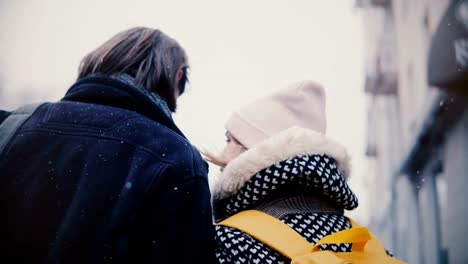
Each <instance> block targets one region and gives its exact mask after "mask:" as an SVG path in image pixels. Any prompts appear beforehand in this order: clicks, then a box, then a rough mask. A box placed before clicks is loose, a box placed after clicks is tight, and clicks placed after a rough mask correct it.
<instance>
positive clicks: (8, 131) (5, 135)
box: [0, 103, 43, 153]
mask: <svg viewBox="0 0 468 264" xmlns="http://www.w3.org/2000/svg"><path fill="white" fill-rule="evenodd" d="M42 104H43V103H35V104H29V105H25V106H22V107H20V108H18V109H16V110H15V111H13V113H12V114H11V115H10V116H8V117H7V118H6V119H5V120H4V121H3V123H1V124H0V153H2V151H3V149H4V148H5V146H6V145H7V144H8V142H9V141H10V139H11V138H12V137H13V135H14V134H15V133H16V131H17V130H18V129H19V128H20V127H21V125H22V124H23V123H24V122H25V121H26V120H28V118H29V117H30V116H31V115H32V114H33V113H34V111H36V109H37V108H38V107H39V106H41V105H42Z"/></svg>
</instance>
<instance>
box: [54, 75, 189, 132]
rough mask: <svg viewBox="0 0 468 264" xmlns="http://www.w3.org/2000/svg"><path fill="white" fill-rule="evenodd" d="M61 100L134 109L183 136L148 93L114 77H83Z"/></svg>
mask: <svg viewBox="0 0 468 264" xmlns="http://www.w3.org/2000/svg"><path fill="white" fill-rule="evenodd" d="M62 100H63V101H73V102H82V103H91V104H99V105H106V106H112V107H117V108H122V109H126V110H130V111H135V112H137V113H139V114H141V115H143V116H145V117H147V118H149V119H151V120H153V121H156V122H158V123H160V124H162V125H164V126H166V127H168V128H169V129H171V130H173V131H174V132H176V133H177V134H179V135H181V136H183V137H184V138H185V136H184V135H183V133H182V132H181V131H180V130H179V128H178V127H177V126H176V124H175V123H174V121H173V120H172V118H171V117H170V116H167V115H166V114H165V113H164V110H163V109H161V107H160V106H158V105H157V104H156V103H155V102H153V101H152V100H151V98H149V96H148V95H146V94H145V93H144V92H142V91H140V90H139V89H138V88H136V87H133V86H131V85H129V84H127V83H125V82H122V81H119V80H116V79H112V78H108V77H101V76H95V77H87V78H83V79H81V80H78V81H77V82H76V83H75V84H73V86H72V87H71V88H70V89H69V90H68V92H67V93H66V95H65V97H64V98H63V99H62Z"/></svg>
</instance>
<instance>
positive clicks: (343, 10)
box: [0, 0, 367, 222]
mask: <svg viewBox="0 0 468 264" xmlns="http://www.w3.org/2000/svg"><path fill="white" fill-rule="evenodd" d="M353 2H354V1H352V0H326V1H325V0H281V1H280V0H236V1H233V0H231V1H224V0H212V1H209V0H197V1H189V0H186V1H181V0H171V1H159V0H148V1H146V0H132V1H129V0H127V1H122V0H100V1H99V0H80V1H62V0H29V1H26V0H0V74H1V75H2V76H3V84H1V85H3V86H4V89H6V91H3V93H2V92H1V91H0V108H7V109H12V108H13V107H16V106H18V105H19V104H22V103H24V102H29V101H41V100H47V101H54V100H58V99H60V97H61V96H62V95H63V94H64V93H65V91H66V90H67V88H68V87H69V86H70V85H71V84H72V83H73V81H74V79H75V78H76V71H77V67H78V63H79V61H80V59H81V58H82V57H83V56H84V55H85V54H86V53H88V52H90V51H91V50H93V49H94V48H96V47H97V46H98V45H100V44H101V43H102V42H103V41H105V40H106V39H108V38H109V37H111V36H112V35H113V34H115V33H117V32H118V31H121V30H123V29H126V28H129V27H133V26H140V25H141V26H149V27H154V28H159V29H161V30H163V31H164V32H166V33H167V34H168V35H170V36H172V37H173V38H175V39H177V40H178V41H179V43H180V44H181V45H182V46H183V47H184V48H185V49H186V51H187V53H188V55H189V59H190V64H191V84H192V88H191V89H190V90H189V92H188V93H187V94H185V95H184V96H182V98H181V99H180V100H179V111H178V113H177V114H176V116H175V118H176V120H177V123H178V124H179V126H180V127H181V129H182V130H183V131H184V132H185V134H186V135H187V136H188V137H189V138H190V139H191V140H192V142H193V143H194V144H195V145H197V146H203V147H208V148H211V149H215V150H216V149H219V148H221V147H222V145H223V143H224V129H223V124H224V121H225V120H226V118H227V117H228V116H229V114H230V112H231V111H232V110H233V109H235V108H237V107H238V106H241V105H242V104H244V103H246V102H249V101H250V100H252V99H254V98H256V97H258V96H262V95H265V94H267V93H269V92H271V91H273V90H275V89H278V88H281V87H283V86H285V85H287V84H289V83H290V82H293V81H298V80H303V79H311V80H315V81H318V82H320V83H322V84H323V85H324V87H325V88H326V90H327V95H328V99H327V104H328V105H327V117H328V135H329V136H330V137H333V138H334V139H336V140H337V141H338V142H341V143H342V144H344V145H345V146H346V147H347V148H348V149H349V151H350V153H351V154H352V155H353V169H354V170H353V175H352V178H353V181H352V182H351V184H352V186H353V187H354V189H355V191H356V192H357V194H358V196H359V197H360V199H361V208H360V209H358V211H356V213H357V215H358V216H356V217H357V218H358V219H361V220H362V221H364V222H366V221H367V211H366V210H367V202H366V199H367V196H366V189H365V186H364V180H363V177H362V175H364V173H366V170H365V168H366V167H365V159H364V155H363V153H364V137H365V132H364V131H365V130H364V129H365V121H366V116H365V98H364V93H363V79H364V66H363V60H364V55H363V43H362V41H363V36H362V29H361V26H362V25H361V20H360V19H359V17H358V14H357V13H356V12H355V10H353ZM0 77H1V76H0ZM353 215H354V214H353Z"/></svg>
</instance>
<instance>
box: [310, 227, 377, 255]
mask: <svg viewBox="0 0 468 264" xmlns="http://www.w3.org/2000/svg"><path fill="white" fill-rule="evenodd" d="M371 238H372V237H371V235H370V234H369V231H368V230H367V228H365V227H352V228H350V229H345V230H342V231H339V232H336V233H333V234H330V235H328V236H326V237H323V238H322V239H320V240H319V241H318V242H317V243H316V244H315V245H314V246H313V248H312V251H313V252H315V251H318V250H319V246H320V245H324V244H343V243H352V244H353V246H352V250H353V251H354V250H358V251H362V250H364V247H365V246H366V243H367V242H368V241H369V240H371Z"/></svg>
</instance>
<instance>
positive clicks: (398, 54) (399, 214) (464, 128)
mask: <svg viewBox="0 0 468 264" xmlns="http://www.w3.org/2000/svg"><path fill="white" fill-rule="evenodd" d="M356 5H357V6H358V7H359V8H360V12H361V13H362V18H363V22H364V23H363V24H364V27H365V38H366V39H365V40H366V41H365V44H366V45H367V46H366V47H365V50H366V58H365V60H366V83H365V91H366V94H367V101H368V103H367V114H368V117H367V118H368V127H367V147H366V155H367V157H368V165H369V166H368V172H369V173H368V176H367V177H368V179H367V182H369V183H370V184H369V186H370V188H369V197H370V201H371V210H370V211H371V224H370V226H371V229H373V231H374V232H375V233H376V234H377V235H378V236H379V237H380V238H381V239H382V240H383V242H384V244H385V245H386V247H387V248H388V249H389V250H390V251H392V252H393V253H394V254H395V255H396V256H397V257H399V258H401V259H403V260H406V261H408V262H409V263H468V250H466V246H465V244H466V243H467V242H468V225H466V223H465V219H467V218H468V203H467V202H466V201H468V192H467V191H466V188H467V187H468V111H467V108H466V105H467V104H468V100H467V99H466V97H464V95H463V94H461V93H457V92H454V91H453V89H445V83H441V84H440V85H434V84H432V83H431V82H429V81H428V80H429V79H431V78H429V77H433V76H428V64H429V57H430V56H429V54H430V53H435V54H436V55H437V54H443V53H446V54H449V55H450V54H452V53H453V57H454V58H455V59H458V58H459V57H460V56H463V54H465V53H464V52H468V45H467V46H466V47H464V48H466V50H461V51H460V50H457V48H458V47H457V44H456V43H457V42H456V41H455V42H454V43H455V45H453V46H447V50H442V49H440V47H438V45H434V44H433V42H434V38H435V37H434V36H435V35H436V33H437V34H439V33H440V32H442V33H443V34H445V32H449V31H448V30H446V29H447V28H448V29H450V28H451V27H453V26H454V25H452V24H451V22H446V21H447V20H445V18H444V17H446V16H447V10H449V9H454V10H458V11H457V12H458V13H457V14H458V15H457V17H458V22H456V23H458V24H463V20H464V19H463V17H464V16H465V21H467V20H468V1H466V0H458V1H456V0H453V1H451V0H411V1H408V0H361V1H356ZM443 23H445V24H443ZM457 26H460V25H457ZM439 31H440V32H439ZM461 32H462V33H463V34H465V35H463V36H462V37H461V39H464V38H465V36H466V32H468V27H466V31H464V30H461ZM466 39H468V37H466ZM467 43H468V42H467ZM436 44H437V43H436ZM434 46H435V47H437V50H434ZM439 46H440V45H439ZM452 49H453V50H454V51H453V50H452ZM460 54H461V55H460ZM466 54H468V53H466ZM447 56H448V55H447ZM436 57H438V56H436ZM457 61H458V60H457ZM467 61H468V60H467ZM436 62H437V63H439V64H440V65H437V66H438V67H439V68H440V67H448V66H445V65H446V64H444V63H443V62H442V61H440V60H439V61H436ZM431 63H432V62H431ZM457 67H458V68H457V69H455V72H456V73H460V74H458V75H459V76H458V75H457V76H458V77H457V78H462V77H463V78H466V77H467V76H468V75H467V74H468V71H465V69H464V67H466V65H463V64H460V65H458V66H457ZM439 71H440V69H439ZM429 72H431V71H429ZM460 76H462V77H460ZM432 79H433V78H432ZM464 83H466V86H467V87H465V84H464ZM447 86H448V85H447ZM457 89H459V90H463V89H464V91H465V92H466V91H467V90H468V82H463V81H458V82H457Z"/></svg>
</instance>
